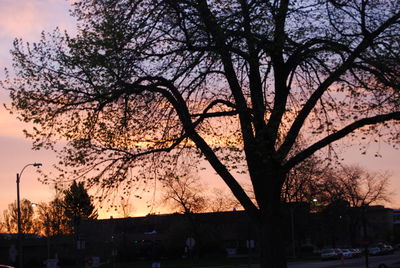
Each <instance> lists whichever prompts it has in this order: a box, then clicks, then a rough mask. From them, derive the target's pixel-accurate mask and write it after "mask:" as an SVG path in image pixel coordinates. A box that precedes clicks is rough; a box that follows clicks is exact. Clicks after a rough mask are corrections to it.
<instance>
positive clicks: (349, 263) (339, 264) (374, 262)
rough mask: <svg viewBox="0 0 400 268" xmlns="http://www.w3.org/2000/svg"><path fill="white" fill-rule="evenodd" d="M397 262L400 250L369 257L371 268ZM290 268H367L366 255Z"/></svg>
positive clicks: (242, 267)
mask: <svg viewBox="0 0 400 268" xmlns="http://www.w3.org/2000/svg"><path fill="white" fill-rule="evenodd" d="M395 262H400V252H396V253H395V254H393V255H386V256H374V257H369V268H378V266H379V264H382V263H383V264H386V265H389V268H392V267H393V268H400V265H396V266H390V265H392V264H393V263H395ZM259 267H260V266H259V265H258V264H252V265H251V268H259ZM194 268H250V266H249V265H235V266H231V265H223V266H207V267H194ZM288 268H366V266H365V257H364V256H363V257H360V258H355V259H347V260H343V261H308V262H290V263H289V264H288Z"/></svg>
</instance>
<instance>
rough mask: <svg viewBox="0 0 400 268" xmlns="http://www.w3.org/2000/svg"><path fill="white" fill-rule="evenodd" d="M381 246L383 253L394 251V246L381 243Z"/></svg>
mask: <svg viewBox="0 0 400 268" xmlns="http://www.w3.org/2000/svg"><path fill="white" fill-rule="evenodd" d="M379 248H380V250H381V251H382V254H393V253H394V248H393V247H392V246H391V245H381V246H380V247H379Z"/></svg>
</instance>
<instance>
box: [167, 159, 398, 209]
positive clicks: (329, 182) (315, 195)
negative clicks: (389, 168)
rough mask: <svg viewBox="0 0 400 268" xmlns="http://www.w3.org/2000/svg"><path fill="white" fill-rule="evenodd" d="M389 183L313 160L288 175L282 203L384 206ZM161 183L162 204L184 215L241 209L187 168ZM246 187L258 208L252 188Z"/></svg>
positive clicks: (385, 177) (354, 168) (382, 175)
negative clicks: (340, 203) (203, 182)
mask: <svg viewBox="0 0 400 268" xmlns="http://www.w3.org/2000/svg"><path fill="white" fill-rule="evenodd" d="M389 179H390V174H389V173H388V172H372V171H369V170H367V169H365V168H362V167H360V166H358V165H349V166H348V165H341V164H340V163H338V162H335V163H334V162H333V161H332V160H323V159H321V158H318V157H311V158H310V159H308V160H306V161H304V163H303V164H302V165H299V166H298V167H296V168H294V169H293V170H292V171H291V172H290V173H289V174H288V178H287V179H286V181H285V184H284V186H283V191H282V194H281V199H282V202H283V203H299V202H304V203H308V204H310V207H311V209H314V210H315V209H318V210H320V211H321V210H323V209H324V208H325V207H328V206H330V205H331V204H336V203H338V202H345V203H347V204H348V206H349V207H361V206H363V205H371V204H384V203H389V202H390V194H391V193H390V191H389V186H390V185H389ZM162 183H163V194H162V200H161V201H162V203H164V204H168V205H169V206H170V208H171V209H173V210H175V211H178V212H181V213H195V212H219V211H227V210H232V209H241V208H242V207H241V206H240V204H239V202H238V201H237V200H236V199H235V198H234V197H233V196H232V195H231V194H230V193H228V192H226V191H223V190H221V189H216V188H213V189H209V188H208V187H207V185H205V184H202V183H201V180H200V178H198V176H197V175H196V174H194V173H193V172H191V170H190V168H188V166H187V165H183V166H182V167H181V168H179V167H178V168H177V169H176V170H175V171H174V173H171V174H169V175H167V176H166V177H165V178H164V179H163V180H162ZM243 184H245V183H243ZM243 187H244V188H245V189H246V191H247V192H248V194H249V196H251V197H252V200H253V202H254V203H255V204H256V201H255V199H254V192H253V189H252V188H251V186H250V185H244V186H243Z"/></svg>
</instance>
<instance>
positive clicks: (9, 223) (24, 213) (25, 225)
mask: <svg viewBox="0 0 400 268" xmlns="http://www.w3.org/2000/svg"><path fill="white" fill-rule="evenodd" d="M3 216H4V226H5V230H6V231H7V232H9V233H17V232H18V207H17V202H16V201H14V202H13V203H11V204H9V205H8V209H6V210H4V212H3ZM21 232H22V233H26V234H32V233H35V234H36V233H38V226H37V224H36V223H35V219H34V211H33V207H32V203H31V201H29V200H28V199H22V200H21Z"/></svg>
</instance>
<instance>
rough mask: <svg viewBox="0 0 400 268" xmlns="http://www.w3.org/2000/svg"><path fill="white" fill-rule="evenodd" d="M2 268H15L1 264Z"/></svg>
mask: <svg viewBox="0 0 400 268" xmlns="http://www.w3.org/2000/svg"><path fill="white" fill-rule="evenodd" d="M0 268H14V267H13V266H8V265H4V264H0Z"/></svg>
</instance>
